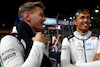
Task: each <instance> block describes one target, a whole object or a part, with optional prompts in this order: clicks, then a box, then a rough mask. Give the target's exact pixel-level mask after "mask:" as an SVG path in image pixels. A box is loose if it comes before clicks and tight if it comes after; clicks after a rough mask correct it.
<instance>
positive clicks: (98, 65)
mask: <svg viewBox="0 0 100 67" xmlns="http://www.w3.org/2000/svg"><path fill="white" fill-rule="evenodd" d="M76 66H78V67H88V66H89V67H91V66H92V67H100V60H99V61H94V62H90V63H81V62H80V61H77V62H76Z"/></svg>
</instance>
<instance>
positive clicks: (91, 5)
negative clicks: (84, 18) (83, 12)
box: [0, 0, 100, 29]
mask: <svg viewBox="0 0 100 67" xmlns="http://www.w3.org/2000/svg"><path fill="white" fill-rule="evenodd" d="M27 1H42V2H43V3H44V5H45V6H46V9H45V11H44V13H45V16H46V17H56V16H57V14H58V13H60V14H63V15H64V16H73V15H74V12H75V11H76V10H78V9H81V8H86V9H89V10H90V11H91V13H92V14H93V15H94V13H93V10H94V9H95V8H96V7H97V5H98V6H99V5H100V3H99V0H78V1H77V0H12V1H11V0H3V1H1V2H0V29H10V28H11V27H12V26H13V24H14V22H15V21H16V19H17V13H18V12H17V10H18V8H19V6H20V5H21V4H23V3H25V2H27ZM3 24H5V26H4V27H2V25H3Z"/></svg>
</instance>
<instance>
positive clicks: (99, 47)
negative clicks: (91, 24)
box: [97, 36, 100, 53]
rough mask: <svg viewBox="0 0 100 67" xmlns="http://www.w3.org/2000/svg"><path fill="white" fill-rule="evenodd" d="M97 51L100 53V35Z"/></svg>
mask: <svg viewBox="0 0 100 67" xmlns="http://www.w3.org/2000/svg"><path fill="white" fill-rule="evenodd" d="M97 53H100V36H99V42H98V50H97Z"/></svg>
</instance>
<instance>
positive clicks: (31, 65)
mask: <svg viewBox="0 0 100 67" xmlns="http://www.w3.org/2000/svg"><path fill="white" fill-rule="evenodd" d="M14 33H17V30H15V31H14ZM21 43H22V44H23V45H22V44H21ZM21 43H20V42H19V40H18V39H17V38H16V37H14V36H12V35H7V36H5V37H4V38H2V40H1V44H0V56H1V62H2V67H40V66H41V63H42V59H43V54H44V53H45V55H47V56H48V50H47V49H46V45H45V44H44V43H42V42H38V41H34V43H33V46H32V49H31V51H30V53H29V56H28V58H27V59H26V61H24V55H25V54H24V48H23V46H24V47H25V48H26V43H25V41H24V40H21Z"/></svg>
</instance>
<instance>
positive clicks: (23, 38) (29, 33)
mask: <svg viewBox="0 0 100 67" xmlns="http://www.w3.org/2000/svg"><path fill="white" fill-rule="evenodd" d="M44 9H45V6H44V4H43V3H42V2H41V1H38V2H26V3H24V4H23V5H21V6H20V7H19V10H18V14H19V17H20V22H19V23H18V24H17V26H16V28H15V27H14V29H13V30H14V31H12V35H7V36H5V37H4V38H2V40H1V45H0V56H1V62H2V67H51V66H52V64H51V62H50V60H49V58H48V50H47V49H46V46H47V45H46V43H47V40H48V36H47V34H46V33H42V32H40V31H43V30H44V27H43V23H44V21H45V20H46V19H45V17H44V12H43V11H44ZM36 32H38V33H37V34H36V35H35V33H36ZM15 34H16V36H14V35H15Z"/></svg>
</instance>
